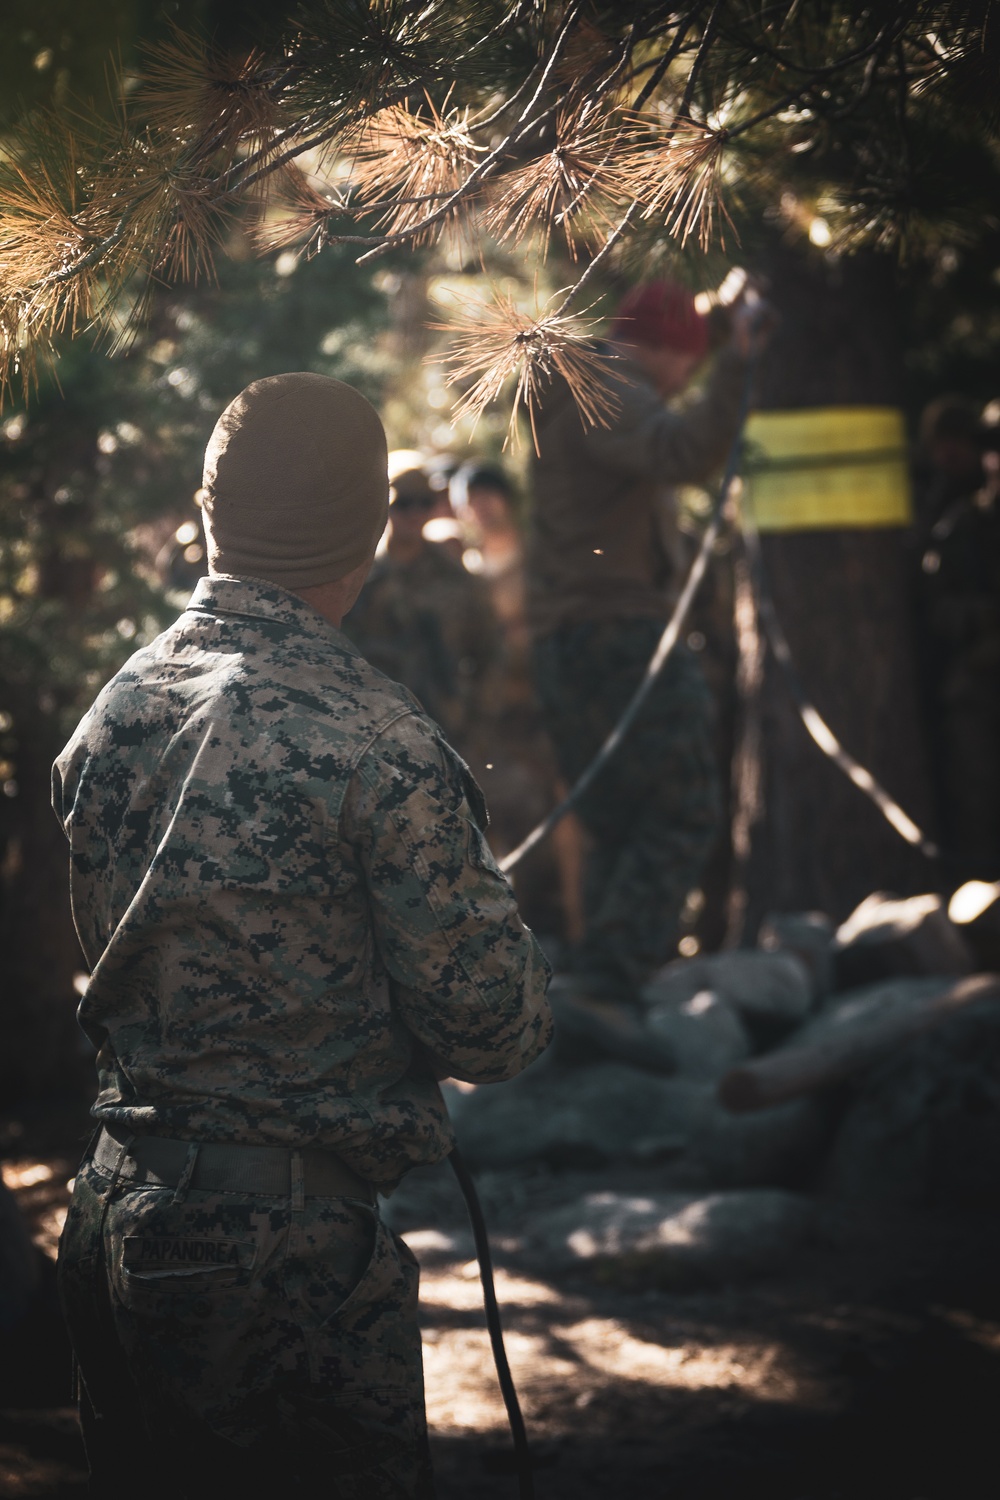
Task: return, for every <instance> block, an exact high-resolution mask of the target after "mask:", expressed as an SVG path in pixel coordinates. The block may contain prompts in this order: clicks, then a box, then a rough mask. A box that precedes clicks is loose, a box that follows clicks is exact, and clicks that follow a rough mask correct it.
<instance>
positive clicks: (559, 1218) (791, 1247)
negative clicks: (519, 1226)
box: [530, 1188, 815, 1290]
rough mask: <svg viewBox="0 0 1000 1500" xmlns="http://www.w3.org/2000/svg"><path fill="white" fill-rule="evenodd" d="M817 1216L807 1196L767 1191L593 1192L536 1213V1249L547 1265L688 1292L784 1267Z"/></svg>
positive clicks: (533, 1236)
mask: <svg viewBox="0 0 1000 1500" xmlns="http://www.w3.org/2000/svg"><path fill="white" fill-rule="evenodd" d="M814 1217H815V1211H814V1209H813V1205H812V1204H811V1203H810V1202H809V1201H808V1200H807V1199H805V1198H801V1197H798V1196H796V1195H795V1194H792V1193H785V1192H781V1191H778V1190H775V1189H769V1188H757V1189H752V1190H749V1191H745V1192H730V1193H712V1194H710V1195H708V1196H701V1197H693V1196H692V1195H691V1194H680V1193H653V1194H648V1195H647V1194H641V1195H638V1194H637V1195H630V1194H624V1193H615V1192H604V1193H590V1194H588V1195H587V1196H586V1197H584V1198H582V1199H579V1200H578V1201H577V1202H576V1203H571V1204H569V1205H567V1206H565V1207H563V1208H558V1209H555V1210H553V1211H552V1212H550V1213H547V1214H542V1215H540V1216H539V1217H537V1218H536V1219H535V1220H534V1221H533V1223H532V1226H531V1232H530V1250H531V1251H532V1252H533V1253H534V1255H535V1256H536V1257H537V1258H538V1259H539V1260H544V1262H545V1264H546V1266H548V1267H553V1268H558V1269H561V1270H573V1269H583V1268H593V1269H595V1270H598V1271H599V1272H600V1273H601V1274H602V1276H603V1277H604V1279H612V1280H631V1279H633V1278H636V1279H642V1280H646V1281H649V1280H652V1281H655V1282H657V1283H659V1284H661V1285H665V1286H668V1287H671V1288H673V1289H676V1290H682V1289H684V1288H686V1287H697V1286H703V1285H706V1284H713V1283H719V1282H727V1281H738V1280H742V1279H744V1278H746V1277H750V1276H758V1275H762V1274H766V1273H768V1272H772V1271H776V1270H779V1269H781V1267H782V1266H784V1265H785V1264H786V1262H787V1261H788V1259H789V1257H790V1256H791V1255H792V1254H793V1253H794V1252H795V1251H796V1250H797V1249H798V1248H799V1247H800V1246H801V1245H802V1243H803V1242H804V1240H805V1239H806V1238H807V1236H808V1234H809V1232H810V1230H811V1228H812V1226H813V1223H814Z"/></svg>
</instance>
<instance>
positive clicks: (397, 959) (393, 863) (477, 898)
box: [341, 714, 552, 1083]
mask: <svg viewBox="0 0 1000 1500" xmlns="http://www.w3.org/2000/svg"><path fill="white" fill-rule="evenodd" d="M481 797H482V794H481V793H479V790H478V788H477V787H476V786H475V783H474V782H473V781H472V778H471V776H470V775H469V773H468V770H467V769H466V767H465V765H464V763H463V762H462V761H460V760H459V758H458V756H456V755H455V753H454V752H453V751H452V750H451V749H450V747H448V746H447V745H446V744H444V743H443V741H442V740H441V739H440V737H439V736H438V735H437V734H436V732H435V731H434V729H433V727H432V726H431V725H430V724H429V723H428V721H427V720H426V719H425V718H424V717H423V716H422V715H417V714H408V715H405V716H404V717H403V718H401V719H398V720H396V722H395V723H394V724H393V725H391V726H390V727H389V729H387V730H385V731H384V732H383V733H382V734H381V735H380V736H379V737H378V738H377V739H376V740H375V742H374V743H373V745H372V746H371V747H370V748H369V750H368V751H367V752H366V753H365V755H364V756H363V757H362V759H361V762H360V763H359V765H358V767H357V770H356V771H355V773H354V775H353V777H352V779H351V782H350V784H349V786H348V789H347V793H346V796H345V800H344V804H343V808H342V813H341V833H342V837H343V838H344V839H345V840H347V841H348V842H349V843H350V845H351V846H352V848H353V850H354V853H355V856H356V858H357V860H358V861H359V863H360V865H361V868H362V870H363V872H364V878H365V881H366V883H367V886H368V894H369V901H370V904H371V911H372V918H373V925H374V932H375V941H376V943H377V945H378V948H379V950H380V953H381V957H382V961H383V963H384V964H385V967H386V969H387V971H388V973H389V975H390V977H391V979H392V980H393V981H394V985H393V993H394V1000H395V1004H396V1005H397V1006H398V1008H399V1012H400V1014H401V1016H402V1019H403V1020H404V1022H405V1024H406V1025H407V1027H408V1028H409V1030H410V1031H411V1032H412V1033H413V1035H414V1036H415V1037H416V1038H417V1039H418V1041H420V1042H421V1043H422V1044H423V1045H424V1046H425V1047H426V1048H428V1049H429V1050H430V1052H431V1053H432V1054H433V1055H434V1061H435V1062H436V1063H439V1064H441V1065H443V1067H442V1071H445V1070H446V1071H447V1072H449V1073H450V1075H451V1076H452V1077H455V1078H463V1079H467V1080H468V1081H470V1082H472V1083H492V1082H496V1081H498V1080H500V1079H504V1078H512V1077H513V1076H514V1075H515V1074H516V1073H519V1072H521V1070H522V1069H523V1068H525V1067H527V1065H528V1064H529V1063H530V1062H533V1061H534V1059H535V1058H536V1057H537V1056H538V1055H539V1053H540V1052H542V1051H543V1050H544V1049H545V1047H546V1046H547V1045H548V1043H549V1041H550V1040H551V1036H552V1017H551V1013H550V1011H549V1007H548V1004H547V1002H546V999H545V991H546V988H547V986H548V981H549V977H550V970H549V966H548V964H547V962H546V960H545V957H544V955H543V953H542V951H541V949H540V948H539V946H538V944H537V942H536V941H535V938H534V936H533V935H532V933H531V932H530V931H529V930H528V928H526V927H525V926H524V924H523V922H522V921H521V919H520V917H519V916H518V912H517V903H516V901H515V899H514V893H513V891H512V890H511V888H510V885H509V883H508V881H507V879H506V877H505V876H504V875H503V874H501V872H500V870H499V868H498V867H497V865H496V862H495V860H494V859H493V855H492V854H491V853H490V850H489V846H488V845H487V843H486V840H485V838H484V837H483V832H482V828H481V826H480V822H481V818H482V817H484V816H485V804H483V803H482V800H481ZM470 798H471V799H473V800H474V801H476V802H477V803H478V804H479V809H481V816H480V817H477V815H476V812H474V810H473V806H472V804H471V802H470ZM479 809H477V810H479Z"/></svg>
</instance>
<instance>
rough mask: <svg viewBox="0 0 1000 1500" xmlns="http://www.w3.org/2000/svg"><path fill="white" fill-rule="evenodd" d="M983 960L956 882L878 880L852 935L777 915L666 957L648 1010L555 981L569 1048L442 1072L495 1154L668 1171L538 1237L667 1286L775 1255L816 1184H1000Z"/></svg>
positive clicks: (469, 1144) (829, 1188)
mask: <svg viewBox="0 0 1000 1500" xmlns="http://www.w3.org/2000/svg"><path fill="white" fill-rule="evenodd" d="M974 962H975V960H974V957H973V947H972V945H971V944H970V942H968V941H967V940H966V938H965V937H964V936H963V934H962V932H961V931H960V929H959V928H958V927H957V926H956V925H955V924H954V923H953V922H952V921H951V920H950V918H949V916H948V912H947V909H946V907H945V905H944V903H943V902H942V900H941V899H940V897H938V896H920V897H913V898H911V899H909V900H905V901H901V900H897V899H896V898H893V897H891V896H883V895H876V896H872V897H869V898H868V899H867V900H866V901H865V902H864V903H862V905H861V906H860V907H859V908H858V909H857V911H855V912H854V913H853V914H852V915H851V917H850V918H849V919H848V920H847V921H846V922H845V923H843V924H842V926H841V927H840V928H839V929H838V930H837V931H836V932H835V931H834V930H833V927H832V924H831V923H830V922H829V921H828V920H827V919H826V918H825V917H824V916H822V915H820V914H815V913H791V914H789V913H782V914H779V915H776V916H772V917H771V918H769V919H768V920H767V921H766V922H765V923H764V924H763V926H762V928H761V934H760V946H759V947H758V948H757V949H754V950H738V951H735V952H725V953H717V954H711V955H707V956H704V957H699V958H696V959H692V960H686V961H685V960H679V961H677V962H675V963H671V964H668V965H667V967H666V968H665V969H663V970H662V971H661V972H660V973H659V974H658V975H656V976H655V978H654V979H653V980H652V981H651V982H650V983H649V984H647V985H646V986H645V988H644V989H643V990H642V992H641V995H640V997H639V1002H638V1004H636V1005H635V1006H634V1007H631V1008H629V1007H624V1008H619V1009H618V1010H615V1009H614V1007H612V1006H610V1005H608V1004H605V1003H602V1002H599V1001H594V1002H593V1003H591V1001H589V1000H586V1001H585V1002H584V1003H583V1004H582V1005H577V1004H576V1002H575V1000H574V997H573V995H572V993H571V992H568V991H567V990H565V989H560V988H559V987H557V990H556V997H557V1005H556V1007H555V1008H556V1014H557V1024H558V1026H559V1028H560V1032H561V1043H563V1044H562V1045H560V1046H558V1047H557V1048H555V1049H554V1051H553V1053H552V1054H550V1055H548V1056H546V1057H544V1058H542V1059H541V1060H540V1061H539V1062H538V1063H536V1064H535V1066H534V1067H533V1068H531V1069H529V1070H528V1071H527V1072H526V1073H524V1074H523V1075H521V1077H519V1078H517V1079H514V1080H513V1081H512V1082H510V1083H506V1084H500V1085H494V1086H490V1087H488V1088H479V1089H473V1090H465V1091H462V1092H459V1091H458V1090H457V1089H452V1088H449V1086H447V1085H446V1092H447V1093H448V1095H449V1108H450V1109H451V1112H452V1116H453V1120H454V1124H455V1129H456V1133H457V1136H458V1141H459V1144H460V1146H461V1148H462V1151H463V1154H464V1156H465V1157H466V1160H467V1161H468V1162H469V1163H470V1165H472V1166H473V1167H474V1168H478V1169H480V1170H483V1169H487V1170H490V1171H492V1172H503V1171H505V1170H509V1169H520V1168H524V1167H531V1166H536V1167H540V1168H545V1169H548V1170H549V1171H553V1170H554V1171H557V1172H558V1171H567V1172H573V1171H577V1172H579V1171H587V1170H594V1169H597V1168H604V1169H608V1168H611V1169H614V1168H615V1167H616V1166H618V1167H620V1168H621V1169H623V1170H633V1171H634V1170H635V1169H636V1168H637V1167H639V1166H645V1167H654V1168H655V1170H656V1174H657V1176H656V1181H657V1184H658V1186H657V1190H656V1191H655V1192H653V1193H651V1194H642V1193H640V1194H639V1195H638V1196H636V1195H635V1194H631V1195H630V1194H628V1193H620V1192H617V1191H608V1192H599V1193H596V1194H595V1193H593V1192H591V1193H588V1194H584V1195H583V1196H581V1197H579V1198H578V1199H577V1200H576V1201H575V1202H573V1203H570V1204H563V1205H562V1206H560V1207H559V1208H558V1209H557V1210H554V1211H553V1212H551V1213H549V1214H544V1213H543V1214H542V1215H541V1216H539V1217H536V1219H535V1220H534V1221H533V1224H532V1228H531V1231H530V1240H531V1245H532V1247H533V1251H532V1253H534V1254H536V1255H539V1256H543V1257H548V1258H549V1260H550V1261H551V1263H552V1264H558V1265H562V1266H567V1267H572V1266H577V1267H580V1268H585V1267H586V1266H594V1267H597V1266H604V1267H605V1268H606V1265H607V1263H609V1262H614V1263H615V1264H616V1265H618V1267H619V1270H621V1271H622V1273H623V1274H625V1272H627V1271H628V1268H629V1267H633V1268H634V1267H644V1268H645V1270H646V1272H647V1273H648V1274H650V1275H653V1276H655V1277H657V1278H659V1279H661V1280H663V1281H664V1282H667V1283H669V1284H671V1285H674V1284H677V1285H679V1284H680V1283H682V1282H685V1281H689V1282H691V1283H692V1284H693V1283H694V1282H696V1281H699V1280H702V1281H704V1280H706V1279H708V1280H712V1279H716V1280H718V1279H726V1278H727V1277H730V1276H736V1275H748V1274H754V1273H755V1272H756V1271H757V1270H760V1269H765V1268H773V1267H775V1266H777V1265H778V1264H779V1263H780V1261H781V1260H782V1258H783V1257H784V1256H786V1255H787V1254H789V1253H791V1251H792V1250H793V1249H794V1248H795V1247H796V1246H797V1245H799V1244H801V1243H802V1241H803V1239H804V1238H805V1237H806V1236H807V1234H808V1233H809V1225H810V1224H811V1223H812V1222H813V1219H812V1214H813V1208H812V1203H813V1201H814V1200H813V1199H811V1198H809V1197H806V1196H805V1194H806V1193H811V1194H816V1193H819V1194H823V1193H826V1194H831V1195H835V1196H836V1197H837V1198H838V1199H843V1198H848V1199H849V1198H857V1197H869V1198H872V1197H874V1198H881V1199H883V1200H887V1199H891V1200H892V1201H895V1202H899V1203H906V1204H910V1205H920V1204H926V1203H929V1202H937V1201H945V1200H948V1199H949V1197H950V1198H952V1199H956V1198H958V1199H961V1200H962V1201H976V1202H979V1201H981V1200H982V1199H983V1198H984V1196H989V1195H990V1194H991V1193H992V1194H993V1195H994V1197H995V1196H996V1195H997V1192H998V1186H997V1185H998V1183H1000V1170H998V1169H1000V1066H998V1065H1000V979H997V978H996V977H995V976H993V975H983V974H979V975H972V970H973V968H974ZM970 976H971V977H970ZM567 1037H568V1038H569V1044H568V1045H567V1044H566V1039H567ZM588 1048H589V1050H588ZM661 1189H662V1190H661Z"/></svg>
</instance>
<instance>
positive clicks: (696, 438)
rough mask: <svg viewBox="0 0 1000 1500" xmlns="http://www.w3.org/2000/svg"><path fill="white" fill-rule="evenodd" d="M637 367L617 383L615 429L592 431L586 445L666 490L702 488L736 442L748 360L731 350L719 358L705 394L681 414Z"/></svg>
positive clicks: (610, 462)
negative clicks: (639, 376)
mask: <svg viewBox="0 0 1000 1500" xmlns="http://www.w3.org/2000/svg"><path fill="white" fill-rule="evenodd" d="M631 368H632V367H631V366H623V368H622V370H621V372H620V373H618V372H616V373H615V374H614V375H613V376H612V377H611V385H612V387H613V390H614V393H615V395H616V396H617V397H618V399H619V401H620V403H621V406H620V409H619V411H618V412H617V413H616V415H615V416H614V417H613V418H612V419H611V425H610V426H609V427H592V428H590V429H589V430H588V431H587V434H586V436H585V438H584V444H585V447H586V450H587V452H588V453H590V454H591V456H592V457H593V458H594V459H596V460H597V462H598V463H601V464H604V465H606V466H607V467H609V468H613V469H618V470H619V471H620V472H621V473H624V474H630V475H633V476H634V477H636V478H642V479H656V480H659V481H661V482H662V483H663V484H697V483H699V482H700V481H702V480H705V479H707V478H708V477H709V476H710V475H711V474H712V473H713V472H714V471H715V470H716V469H718V468H720V467H721V465H722V464H723V462H724V460H725V457H726V454H727V452H728V451H729V445H730V444H731V443H732V440H733V438H734V437H735V436H736V428H737V423H738V421H739V409H740V397H741V395H742V391H743V383H744V380H745V379H746V368H747V367H746V360H745V359H744V358H743V357H742V355H740V354H739V353H738V352H737V351H736V350H735V349H732V348H728V349H725V350H723V352H722V353H721V354H720V355H719V356H718V358H717V359H716V361H715V365H714V368H713V370H712V373H711V375H710V376H709V378H708V381H707V383H706V385H705V389H704V390H703V391H702V392H701V393H700V394H699V395H698V396H696V397H694V398H693V399H692V400H691V401H689V402H687V403H686V404H685V405H684V406H682V407H679V408H672V407H668V406H666V405H664V403H663V401H662V399H661V398H660V397H659V396H658V395H657V393H656V392H655V391H654V389H653V387H652V386H651V385H649V384H648V383H647V382H646V381H631V380H629V379H628V373H629V371H630V369H631Z"/></svg>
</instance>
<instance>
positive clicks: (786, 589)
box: [745, 239, 934, 940]
mask: <svg viewBox="0 0 1000 1500" xmlns="http://www.w3.org/2000/svg"><path fill="white" fill-rule="evenodd" d="M765 270H766V274H767V276H768V279H769V282H770V287H771V290H770V293H769V295H770V296H771V298H772V300H773V302H774V304H775V305H776V307H777V310H778V312H779V314H780V317H781V323H780V325H779V327H778V328H777V330H776V332H775V335H774V337H773V339H772V342H771V344H770V347H769V349H768V352H767V355H766V357H765V360H764V362H763V364H762V367H761V370H760V375H759V380H758V388H757V401H756V404H757V406H758V408H760V409H762V410H772V411H776V410H790V409H793V408H799V409H801V408H807V407H818V406H854V405H858V406H864V405H873V406H894V405H899V404H900V359H899V340H898V335H897V329H896V326H895V318H894V285H893V266H892V262H891V261H890V259H889V258H888V257H878V256H874V255H858V256H856V257H852V258H850V259H834V258H832V257H829V256H824V255H823V254H822V253H820V252H818V251H815V250H812V249H809V248H805V249H803V248H800V247H798V246H795V245H791V244H789V243H787V242H786V241H784V240H778V239H776V240H775V241H774V242H773V243H772V244H771V245H770V246H769V248H768V251H767V253H766V256H765ZM904 535H905V533H904V531H903V529H902V528H899V527H895V528H893V527H889V528H872V529H838V530H832V529H831V530H808V531H801V532H776V533H770V534H765V535H764V536H763V537H762V546H763V554H764V561H765V567H766V571H767V576H768V580H769V583H770V589H771V593H772V597H773V599H774V603H775V606H776V610H777V614H778V617H779V619H780V620H781V623H782V624H783V626H784V628H785V631H786V634H787V636H788V640H789V644H790V646H791V650H792V653H793V657H794V660H795V663H796V666H797V667H798V670H799V674H800V676H801V678H802V680H803V682H804V685H805V688H806V690H807V692H808V693H809V695H810V696H811V697H812V699H813V701H814V702H815V704H816V707H817V708H818V709H819V711H820V713H821V714H822V715H823V716H824V717H825V718H826V720H827V722H828V723H829V725H830V727H831V728H832V730H833V732H834V733H835V734H836V735H837V736H838V738H839V739H840V740H841V742H842V744H843V745H844V746H845V747H846V748H847V749H848V750H849V751H850V752H851V753H852V754H853V755H854V756H856V757H857V759H859V760H860V761H861V762H862V763H863V764H864V765H865V766H867V767H868V769H869V770H870V771H872V772H873V773H874V775H875V776H876V777H877V778H878V779H879V780H880V781H881V782H882V783H883V785H884V786H885V787H886V788H887V790H888V791H889V792H890V793H891V795H892V796H893V797H895V798H896V800H897V801H898V802H899V803H900V804H901V805H902V806H903V808H904V809H905V810H906V811H907V812H908V813H909V815H910V816H911V817H912V818H913V819H915V820H916V821H917V822H918V823H919V824H920V825H921V826H922V827H924V828H925V829H926V828H927V827H928V824H929V821H930V819H931V815H932V814H931V798H930V791H929V784H928V777H927V767H926V759H925V753H924V746H923V743H922V729H921V724H920V719H919V714H918V707H917V697H916V689H915V680H914V663H913V654H912V653H913V645H912V630H911V616H910V607H909V603H908V594H907V587H906V577H905V559H904V545H903V543H904ZM761 707H762V716H763V735H762V740H763V755H764V788H765V810H764V815H763V820H762V822H761V823H760V824H759V825H758V826H757V828H756V829H755V832H754V840H753V854H752V857H751V861H750V867H749V875H748V891H749V901H748V909H747V929H746V933H745V937H746V938H748V939H750V940H752V939H753V936H754V933H755V931H756V927H757V925H758V924H759V921H760V919H761V917H762V916H763V914H764V913H765V912H766V911H768V910H774V909H777V910H803V909H806V908H819V909H822V910H824V911H827V912H829V914H830V915H831V916H832V917H833V918H835V919H838V920H839V919H841V918H843V917H844V916H845V915H846V914H847V913H848V912H849V911H850V909H851V908H852V907H853V906H854V905H855V904H856V903H857V902H858V901H859V900H860V899H861V898H862V897H863V896H865V895H866V894H867V893H868V892H870V891H872V890H875V889H879V888H881V889H891V890H896V891H898V892H900V893H901V894H908V893H913V892H915V891H917V890H920V889H924V890H926V889H928V888H933V885H934V871H933V869H932V868H931V867H929V866H928V864H927V862H926V861H925V860H924V859H923V858H922V856H921V855H920V854H918V853H916V852H914V851H913V850H912V849H911V848H910V847H909V846H908V845H907V844H905V843H904V842H903V841H902V839H901V838H900V837H899V835H898V834H897V833H895V832H894V831H893V829H891V828H890V827H889V825H888V824H887V823H886V822H885V820H884V819H883V818H882V816H881V814H880V813H879V812H878V811H877V810H876V808H875V807H874V806H872V804H871V803H870V802H869V801H868V800H867V798H865V797H864V796H863V795H862V794H861V792H859V791H858V790H857V788H855V787H854V786H853V785H852V784H851V783H850V782H849V781H848V780H847V779H846V778H845V777H844V776H843V774H842V773H841V772H840V771H839V770H837V769H836V767H835V766H833V765H832V764H831V763H830V762H829V761H828V760H826V759H825V758H824V757H823V756H822V755H821V754H820V752H819V750H818V749H817V748H816V746H815V745H814V744H813V742H812V740H811V739H810V738H809V737H808V735H807V734H806V731H805V729H804V728H803V726H802V723H801V721H800V719H799V716H798V713H797V711H796V709H795V707H794V705H793V703H792V701H791V698H790V696H789V694H788V691H787V688H786V686H785V684H784V682H783V680H782V678H781V675H780V672H779V671H778V669H777V668H776V666H775V664H774V662H773V660H769V662H768V665H767V671H766V674H765V681H764V687H763V693H762V704H761Z"/></svg>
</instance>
